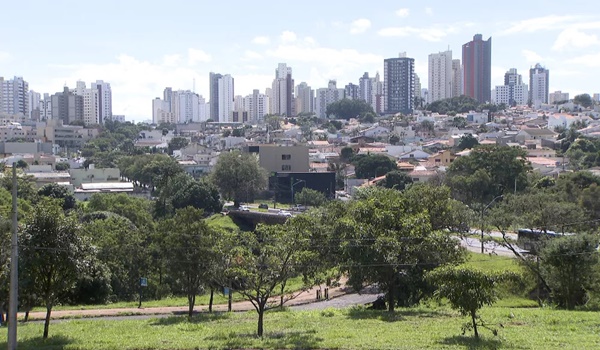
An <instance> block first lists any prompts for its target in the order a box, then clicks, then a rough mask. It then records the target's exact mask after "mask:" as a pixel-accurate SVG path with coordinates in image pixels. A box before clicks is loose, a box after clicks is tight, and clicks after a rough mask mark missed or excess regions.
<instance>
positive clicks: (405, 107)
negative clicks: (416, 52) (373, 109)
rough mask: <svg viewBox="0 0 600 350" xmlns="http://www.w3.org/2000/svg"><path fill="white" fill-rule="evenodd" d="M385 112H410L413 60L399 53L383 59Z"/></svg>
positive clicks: (413, 75)
mask: <svg viewBox="0 0 600 350" xmlns="http://www.w3.org/2000/svg"><path fill="white" fill-rule="evenodd" d="M383 80H384V84H383V86H384V87H383V93H384V110H385V113H389V114H396V113H403V114H410V113H412V111H413V105H414V101H415V98H414V97H415V95H414V93H415V60H414V58H409V57H406V53H401V54H400V55H399V57H397V58H387V59H385V60H384V61H383Z"/></svg>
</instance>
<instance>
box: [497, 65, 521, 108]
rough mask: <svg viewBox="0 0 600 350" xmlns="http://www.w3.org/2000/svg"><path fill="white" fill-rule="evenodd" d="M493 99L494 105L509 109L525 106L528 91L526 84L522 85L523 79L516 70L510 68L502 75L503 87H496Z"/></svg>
mask: <svg viewBox="0 0 600 350" xmlns="http://www.w3.org/2000/svg"><path fill="white" fill-rule="evenodd" d="M493 98H494V102H495V103H497V104H502V103H504V104H505V105H507V106H511V107H514V106H523V105H526V104H527V100H528V99H529V89H528V87H527V84H523V78H522V77H521V74H518V73H517V69H516V68H511V69H509V70H508V72H506V74H504V85H499V86H496V89H495V90H494V96H493Z"/></svg>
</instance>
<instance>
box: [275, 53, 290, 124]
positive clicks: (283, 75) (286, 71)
mask: <svg viewBox="0 0 600 350" xmlns="http://www.w3.org/2000/svg"><path fill="white" fill-rule="evenodd" d="M272 88H273V100H272V103H273V107H272V108H273V113H274V114H279V115H286V116H293V115H294V79H292V67H288V66H287V65H286V64H285V63H279V65H278V66H277V69H276V70H275V79H274V80H273V86H272Z"/></svg>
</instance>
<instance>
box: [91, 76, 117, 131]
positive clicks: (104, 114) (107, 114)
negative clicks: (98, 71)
mask: <svg viewBox="0 0 600 350" xmlns="http://www.w3.org/2000/svg"><path fill="white" fill-rule="evenodd" d="M92 89H96V90H97V91H98V124H102V123H104V121H105V120H107V119H111V118H112V90H111V89H110V84H109V83H105V82H104V81H102V80H96V82H95V83H92Z"/></svg>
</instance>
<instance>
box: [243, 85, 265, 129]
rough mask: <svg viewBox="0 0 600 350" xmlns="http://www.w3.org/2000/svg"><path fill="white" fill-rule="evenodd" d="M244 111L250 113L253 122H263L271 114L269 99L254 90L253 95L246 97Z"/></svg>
mask: <svg viewBox="0 0 600 350" xmlns="http://www.w3.org/2000/svg"><path fill="white" fill-rule="evenodd" d="M244 110H245V111H247V112H248V113H249V118H250V120H251V121H252V122H258V123H260V122H262V121H263V120H264V117H265V115H267V114H269V97H268V96H267V95H265V94H261V93H260V91H259V90H256V89H255V90H253V91H252V94H251V95H247V96H246V97H244Z"/></svg>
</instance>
